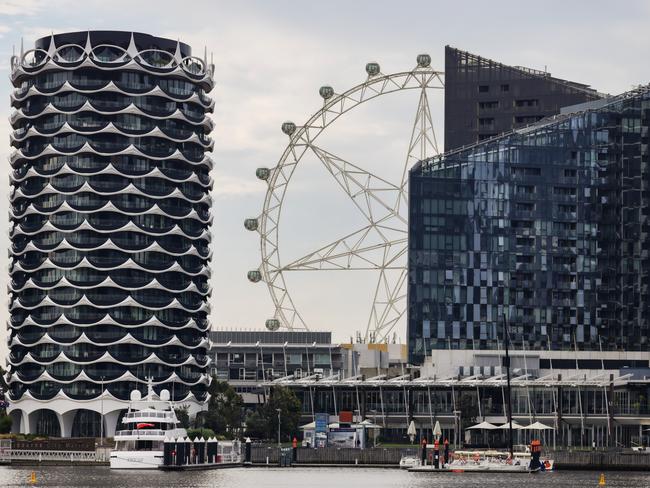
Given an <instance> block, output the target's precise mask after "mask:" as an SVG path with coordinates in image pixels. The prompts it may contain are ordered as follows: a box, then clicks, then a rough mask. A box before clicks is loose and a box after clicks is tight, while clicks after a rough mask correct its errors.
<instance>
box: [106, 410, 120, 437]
mask: <svg viewBox="0 0 650 488" xmlns="http://www.w3.org/2000/svg"><path fill="white" fill-rule="evenodd" d="M121 411H122V410H114V411H112V412H109V413H106V414H104V436H105V437H113V436H115V430H116V429H117V424H118V423H119V420H120V418H119V417H120V412H121Z"/></svg>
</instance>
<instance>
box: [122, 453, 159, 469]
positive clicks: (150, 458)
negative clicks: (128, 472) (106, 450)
mask: <svg viewBox="0 0 650 488" xmlns="http://www.w3.org/2000/svg"><path fill="white" fill-rule="evenodd" d="M110 460H111V469H158V467H159V466H161V465H162V464H163V452H162V451H112V452H111V458H110Z"/></svg>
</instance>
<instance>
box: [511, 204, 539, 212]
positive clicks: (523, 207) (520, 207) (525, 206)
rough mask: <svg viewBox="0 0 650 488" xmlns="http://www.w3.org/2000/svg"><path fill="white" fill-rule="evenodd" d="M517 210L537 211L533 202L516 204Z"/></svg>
mask: <svg viewBox="0 0 650 488" xmlns="http://www.w3.org/2000/svg"><path fill="white" fill-rule="evenodd" d="M515 210H523V211H525V212H532V211H534V210H535V204H534V203H532V202H515Z"/></svg>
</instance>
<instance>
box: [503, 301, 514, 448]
mask: <svg viewBox="0 0 650 488" xmlns="http://www.w3.org/2000/svg"><path fill="white" fill-rule="evenodd" d="M503 334H504V336H505V337H504V343H505V348H506V361H505V362H506V364H505V366H506V381H507V391H508V449H509V451H510V458H511V459H512V457H513V448H512V395H511V394H510V352H509V350H508V344H509V342H510V338H509V335H510V334H508V322H507V320H506V315H505V313H504V314H503Z"/></svg>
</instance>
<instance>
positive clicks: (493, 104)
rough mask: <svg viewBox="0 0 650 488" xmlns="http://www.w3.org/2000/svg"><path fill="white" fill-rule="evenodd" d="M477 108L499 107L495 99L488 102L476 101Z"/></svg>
mask: <svg viewBox="0 0 650 488" xmlns="http://www.w3.org/2000/svg"><path fill="white" fill-rule="evenodd" d="M478 108H479V110H490V109H495V108H499V102H498V101H496V100H495V101H490V102H478Z"/></svg>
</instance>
